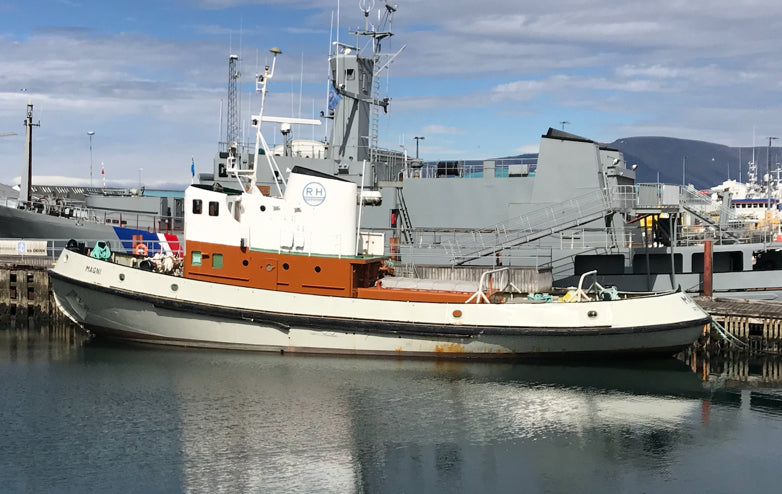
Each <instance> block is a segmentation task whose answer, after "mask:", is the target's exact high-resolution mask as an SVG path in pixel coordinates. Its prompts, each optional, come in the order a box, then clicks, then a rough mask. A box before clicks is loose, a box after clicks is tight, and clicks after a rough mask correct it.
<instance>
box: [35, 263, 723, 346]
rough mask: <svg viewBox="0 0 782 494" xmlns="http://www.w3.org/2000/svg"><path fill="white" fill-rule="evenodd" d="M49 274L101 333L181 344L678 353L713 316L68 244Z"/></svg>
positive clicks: (76, 315)
mask: <svg viewBox="0 0 782 494" xmlns="http://www.w3.org/2000/svg"><path fill="white" fill-rule="evenodd" d="M51 275H52V283H53V289H54V294H55V297H56V300H57V304H58V306H59V307H60V308H61V309H62V310H63V311H64V312H65V313H66V314H68V315H69V317H71V318H72V319H74V320H75V321H76V322H78V323H80V324H82V325H83V326H84V327H85V328H87V329H89V330H90V331H92V332H94V333H96V334H97V335H103V336H108V337H115V338H120V339H126V340H131V341H137V342H144V343H156V344H171V345H181V346H198V347H211V348H238V349H253V350H261V351H275V352H278V351H282V352H309V353H335V354H374V355H420V356H444V357H445V356H447V357H492V358H494V357H513V356H520V355H527V354H534V355H549V354H567V353H615V352H668V353H675V352H676V351H678V350H680V349H682V348H685V347H687V346H688V345H690V344H691V343H692V342H693V341H695V340H696V339H697V338H698V336H699V335H700V334H701V332H702V331H703V327H704V325H705V324H707V323H708V320H709V318H708V316H707V315H706V314H705V313H704V312H703V311H701V310H700V309H699V308H698V306H697V305H695V303H694V302H692V301H691V300H690V299H689V298H688V297H687V296H685V295H684V294H681V293H669V294H665V295H656V296H648V297H639V298H631V299H623V300H615V301H598V302H581V303H540V304H532V303H523V304H513V303H509V304H504V305H498V304H451V303H424V302H397V301H383V300H367V299H356V298H345V297H329V296H320V295H306V294H296V293H287V292H279V291H271V290H260V289H253V288H244V287H237V286H230V285H222V284H215V283H207V282H202V281H196V280H190V279H185V278H179V277H173V276H168V275H162V274H157V273H150V272H145V271H141V270H137V269H133V268H130V267H127V266H122V265H118V264H113V263H109V262H105V261H99V260H95V259H91V258H89V257H86V256H83V255H79V254H76V253H73V252H68V251H66V252H63V254H62V255H61V256H60V259H59V260H58V262H57V265H56V267H55V268H54V269H53V270H52V272H51ZM455 311H461V316H460V317H456V316H455V315H454V312H455ZM590 314H591V315H590Z"/></svg>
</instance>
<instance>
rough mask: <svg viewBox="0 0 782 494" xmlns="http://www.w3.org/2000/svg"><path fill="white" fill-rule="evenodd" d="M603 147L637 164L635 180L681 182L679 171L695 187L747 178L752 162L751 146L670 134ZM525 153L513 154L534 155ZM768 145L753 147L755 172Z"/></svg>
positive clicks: (774, 152) (778, 155) (775, 163)
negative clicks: (621, 154) (671, 135)
mask: <svg viewBox="0 0 782 494" xmlns="http://www.w3.org/2000/svg"><path fill="white" fill-rule="evenodd" d="M606 145H607V146H609V147H613V148H616V149H619V150H620V151H622V153H623V154H624V157H625V162H626V163H627V166H628V167H630V166H632V165H638V168H637V170H636V181H637V182H657V181H658V180H659V181H660V182H664V183H670V184H681V183H682V182H683V181H682V178H683V172H684V174H685V177H686V183H687V184H692V185H694V186H695V188H696V189H708V188H710V187H714V186H715V185H719V184H721V183H722V182H724V181H725V180H727V179H728V178H731V179H733V180H737V179H738V178H739V167H740V171H741V180H742V181H746V180H747V163H749V162H750V161H752V148H751V147H742V148H737V147H728V146H724V145H722V144H715V143H712V142H705V141H693V140H688V139H677V138H674V137H625V138H622V139H617V140H615V141H614V142H611V143H606ZM535 156H536V155H534V154H525V155H519V156H514V158H515V157H535ZM767 160H768V147H767V146H757V147H756V148H755V161H756V163H757V164H758V174H759V175H760V176H762V175H764V174H765V173H766V164H767ZM779 167H782V150H781V149H780V148H779V147H772V148H771V169H772V170H776V169H777V168H779Z"/></svg>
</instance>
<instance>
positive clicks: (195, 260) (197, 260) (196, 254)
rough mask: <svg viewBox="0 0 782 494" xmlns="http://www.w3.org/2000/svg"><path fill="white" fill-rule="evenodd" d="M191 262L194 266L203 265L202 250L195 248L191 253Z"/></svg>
mask: <svg viewBox="0 0 782 494" xmlns="http://www.w3.org/2000/svg"><path fill="white" fill-rule="evenodd" d="M190 264H192V265H193V266H200V265H201V251H199V250H194V251H193V252H192V253H191V254H190Z"/></svg>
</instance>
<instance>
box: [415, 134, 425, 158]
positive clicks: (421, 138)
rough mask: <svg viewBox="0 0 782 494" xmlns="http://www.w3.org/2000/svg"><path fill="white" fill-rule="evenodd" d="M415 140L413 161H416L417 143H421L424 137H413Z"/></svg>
mask: <svg viewBox="0 0 782 494" xmlns="http://www.w3.org/2000/svg"><path fill="white" fill-rule="evenodd" d="M413 139H415V159H418V141H423V140H424V139H426V137H413Z"/></svg>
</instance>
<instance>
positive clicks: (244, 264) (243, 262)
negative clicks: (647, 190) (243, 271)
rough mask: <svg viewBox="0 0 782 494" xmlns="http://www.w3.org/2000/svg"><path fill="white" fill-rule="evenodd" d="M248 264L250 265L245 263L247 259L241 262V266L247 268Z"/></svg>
mask: <svg viewBox="0 0 782 494" xmlns="http://www.w3.org/2000/svg"><path fill="white" fill-rule="evenodd" d="M248 264H250V263H249V262H247V259H245V260H244V261H242V266H247V265H248Z"/></svg>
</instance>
